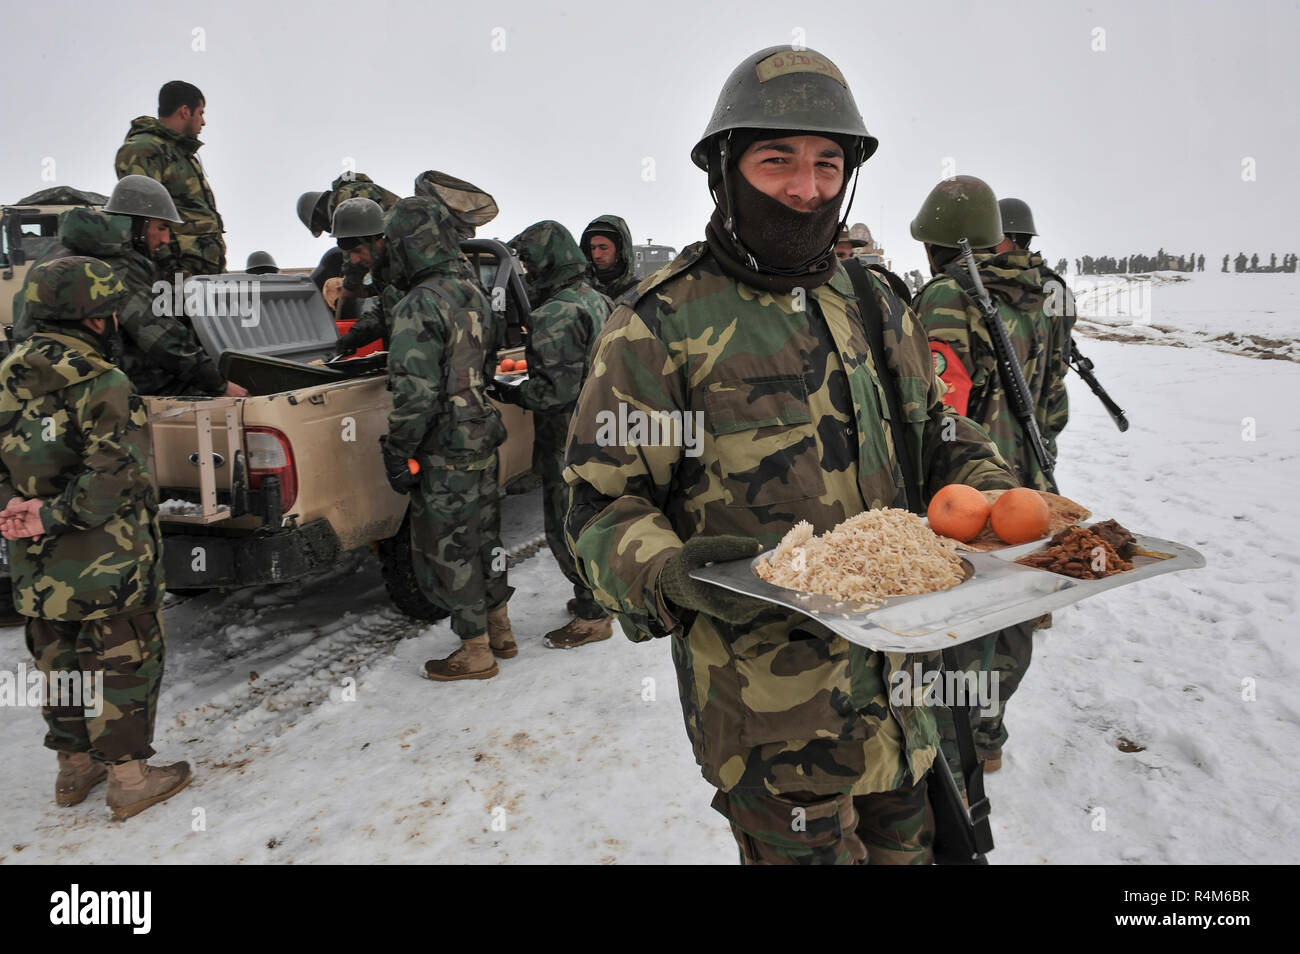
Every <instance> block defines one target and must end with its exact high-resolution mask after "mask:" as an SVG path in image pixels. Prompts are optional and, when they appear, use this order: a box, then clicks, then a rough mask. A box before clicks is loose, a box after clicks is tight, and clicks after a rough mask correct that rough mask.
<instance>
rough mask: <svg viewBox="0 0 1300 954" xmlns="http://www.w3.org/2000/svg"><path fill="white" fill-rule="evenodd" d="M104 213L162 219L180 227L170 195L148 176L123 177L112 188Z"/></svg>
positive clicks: (180, 221)
mask: <svg viewBox="0 0 1300 954" xmlns="http://www.w3.org/2000/svg"><path fill="white" fill-rule="evenodd" d="M104 211H105V212H107V213H109V214H110V215H138V216H141V217H142V218H146V219H162V220H163V221H164V222H172V223H175V224H176V225H182V224H183V220H182V219H181V217H180V215H178V214H177V212H176V203H175V202H173V201H172V197H171V193H169V192H168V191H167V188H166V186H164V185H163V184H162V183H161V182H159V181H158V180H157V179H150V178H149V177H148V176H123V177H122V178H121V179H118V180H117V185H115V186H113V194H112V195H110V196H109V197H108V202H107V203H105V205H104Z"/></svg>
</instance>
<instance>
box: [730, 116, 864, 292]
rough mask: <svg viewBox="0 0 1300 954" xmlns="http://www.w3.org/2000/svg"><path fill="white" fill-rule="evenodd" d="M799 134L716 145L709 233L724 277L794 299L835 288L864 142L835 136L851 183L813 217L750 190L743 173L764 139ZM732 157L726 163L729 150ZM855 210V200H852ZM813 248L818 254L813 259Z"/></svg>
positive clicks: (746, 136)
mask: <svg viewBox="0 0 1300 954" xmlns="http://www.w3.org/2000/svg"><path fill="white" fill-rule="evenodd" d="M790 135H799V133H794V132H790V131H783V130H766V129H736V130H732V131H731V132H730V133H728V134H726V135H725V136H720V137H718V139H716V140H715V141H714V142H713V143H712V144H710V155H709V188H710V191H711V192H712V193H713V196H714V209H713V215H712V217H711V218H710V219H709V224H708V226H707V227H706V229H705V236H706V237H707V239H708V243H709V248H710V250H711V251H712V252H713V254H714V256H715V257H716V258H717V259H718V263H719V265H720V266H721V267H722V270H723V272H725V273H726V274H728V275H730V276H731V277H732V278H736V279H738V280H740V281H743V282H745V283H746V284H748V285H752V286H754V287H755V288H761V289H763V290H765V291H773V292H780V293H783V294H789V293H790V292H791V291H793V290H794V289H795V288H799V287H802V288H815V287H817V286H818V285H821V284H824V283H825V282H827V281H829V280H830V278H831V276H832V275H834V274H835V270H836V268H837V267H838V265H839V262H838V259H836V257H835V239H836V237H837V236H838V235H839V233H840V229H841V228H843V227H844V221H843V219H844V218H846V217H847V215H848V209H847V208H845V209H844V210H843V215H841V211H840V206H841V204H842V203H843V201H844V193H845V190H846V189H847V188H848V184H849V176H850V175H852V174H856V171H857V168H856V166H855V167H854V168H852V169H850V168H848V167H849V166H851V165H852V164H853V160H854V158H856V146H857V143H856V142H855V141H854V140H852V139H850V138H848V137H843V136H829V137H827V138H829V139H832V140H834V141H835V142H836V143H838V144H839V145H840V147H841V148H842V149H843V150H844V158H845V167H846V168H845V176H844V183H843V184H842V185H841V187H840V191H839V194H838V195H836V196H835V197H834V198H833V199H831V200H830V201H829V202H827V203H825V204H824V205H822V206H821V207H820V208H818V209H814V210H813V211H811V212H800V211H798V210H796V209H792V208H790V207H789V206H787V205H785V204H784V203H783V202H780V201H778V200H777V199H773V198H772V197H771V196H768V195H765V194H764V193H762V192H760V191H759V190H758V189H756V188H754V187H753V186H752V185H750V183H749V180H747V179H746V178H745V177H744V176H743V175H741V174H740V172H739V171H738V169H737V163H738V161H739V159H740V156H741V155H743V154H744V152H745V150H746V149H748V148H749V146H750V145H751V144H752V143H754V142H757V141H758V140H760V139H780V138H783V137H785V136H790ZM724 149H725V152H726V155H725V157H724V155H723V151H724ZM849 204H850V205H852V199H851V198H850V202H849ZM808 249H814V250H815V252H814V253H813V254H812V255H811V256H809V254H808Z"/></svg>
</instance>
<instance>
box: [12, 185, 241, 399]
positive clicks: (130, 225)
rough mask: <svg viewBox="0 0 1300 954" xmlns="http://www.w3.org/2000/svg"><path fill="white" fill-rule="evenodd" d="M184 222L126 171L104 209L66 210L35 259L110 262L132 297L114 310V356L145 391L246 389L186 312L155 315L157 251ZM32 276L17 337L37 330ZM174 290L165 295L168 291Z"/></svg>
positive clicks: (18, 310)
mask: <svg viewBox="0 0 1300 954" xmlns="http://www.w3.org/2000/svg"><path fill="white" fill-rule="evenodd" d="M179 221H180V220H179V218H177V215H176V207H175V206H174V205H173V204H172V200H171V197H170V196H169V195H168V194H167V190H166V189H164V188H163V187H162V185H160V184H159V183H158V182H156V181H154V180H153V179H150V178H147V177H146V176H126V177H125V178H123V179H121V180H119V181H118V183H117V185H116V186H115V187H114V188H113V194H112V195H111V196H110V197H109V200H108V202H107V204H105V206H104V209H103V211H102V212H98V211H96V210H94V209H89V208H76V209H69V210H68V211H67V212H64V213H63V214H62V215H61V216H60V217H59V244H57V245H55V246H53V247H52V248H50V249H49V250H48V251H47V252H46V253H45V254H44V255H42V256H41V258H40V259H39V260H38V261H37V264H41V263H43V262H49V261H53V260H55V259H57V258H65V257H67V256H69V255H82V256H90V257H92V258H97V259H99V260H100V261H102V262H104V263H105V264H107V265H108V266H109V267H110V268H111V269H112V270H113V274H114V275H116V276H117V278H118V280H119V281H121V282H122V284H123V285H124V286H125V287H126V290H127V293H128V297H127V299H126V300H125V301H124V302H123V303H122V305H121V307H119V308H118V310H117V324H118V330H119V331H120V338H119V339H116V340H115V342H114V343H115V344H118V345H120V347H115V348H114V350H113V353H112V354H110V355H109V357H110V358H111V359H112V360H114V362H115V363H116V364H117V365H118V366H119V367H120V368H121V369H122V370H123V371H125V372H126V376H127V377H128V378H130V379H131V384H132V385H133V386H134V387H135V389H136V391H137V392H138V393H140V394H166V395H176V394H193V395H211V396H215V395H221V394H224V395H227V396H232V397H242V396H244V395H246V394H247V393H248V392H247V391H246V390H245V389H244V388H242V387H241V386H240V385H238V384H235V383H234V382H233V381H227V380H226V379H225V378H224V377H223V376H222V374H221V372H220V371H218V370H217V366H216V363H215V362H213V360H212V358H211V357H210V356H209V355H208V353H207V351H205V350H204V348H203V346H202V345H201V344H200V343H199V341H198V339H197V338H196V337H195V335H194V331H193V330H192V329H191V328H190V326H189V324H188V322H187V321H186V319H185V317H184V316H183V315H180V316H173V315H171V314H168V313H166V312H164V313H162V314H158V313H156V312H155V309H154V307H153V306H154V302H155V300H156V298H157V295H156V294H155V292H154V283H155V282H157V281H159V280H162V281H164V282H169V281H170V279H171V277H172V276H170V275H165V274H162V273H160V272H159V270H158V265H157V262H156V259H155V256H160V255H161V256H165V255H166V254H167V252H166V249H167V243H168V241H169V237H170V236H169V226H170V225H171V224H174V223H178V222H179ZM31 282H32V279H31V275H30V273H29V274H28V277H27V279H26V280H25V282H24V285H23V288H22V289H20V290H19V292H18V294H17V295H15V296H14V337H15V339H16V340H19V341H21V340H23V339H25V338H28V337H30V336H31V335H32V334H34V333H35V331H36V328H35V323H34V322H33V321H32V320H31V319H30V318H29V316H28V315H27V312H26V304H25V301H24V300H23V299H25V297H26V295H27V290H28V288H29V286H30V285H31ZM168 288H169V290H168V291H167V292H164V294H168V295H170V286H168Z"/></svg>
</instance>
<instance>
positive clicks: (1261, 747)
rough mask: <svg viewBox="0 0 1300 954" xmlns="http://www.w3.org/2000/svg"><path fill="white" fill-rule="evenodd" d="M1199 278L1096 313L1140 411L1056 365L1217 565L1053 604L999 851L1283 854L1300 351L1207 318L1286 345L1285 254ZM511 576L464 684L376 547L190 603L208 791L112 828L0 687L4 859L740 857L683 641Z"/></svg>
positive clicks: (1066, 450) (1089, 475)
mask: <svg viewBox="0 0 1300 954" xmlns="http://www.w3.org/2000/svg"><path fill="white" fill-rule="evenodd" d="M1186 277H1188V278H1189V281H1187V282H1185V283H1184V282H1179V283H1173V282H1164V283H1162V284H1160V285H1159V286H1157V287H1156V288H1155V293H1154V295H1153V298H1152V301H1153V303H1154V304H1156V305H1158V307H1159V311H1158V312H1157V313H1156V314H1155V315H1153V319H1152V324H1153V325H1160V326H1164V327H1167V328H1170V329H1173V330H1171V331H1165V332H1161V331H1158V330H1157V331H1155V332H1154V333H1153V332H1151V331H1150V330H1149V326H1145V325H1138V326H1130V327H1120V326H1118V324H1119V323H1118V321H1117V320H1116V319H1112V320H1111V321H1110V322H1108V324H1110V325H1112V326H1113V327H1111V328H1108V329H1105V330H1104V333H1106V334H1108V335H1110V336H1113V337H1123V338H1128V339H1133V338H1140V339H1143V340H1141V341H1133V340H1125V341H1119V340H1090V341H1083V342H1081V343H1082V344H1083V345H1084V346H1085V348H1086V353H1087V354H1088V356H1089V357H1091V358H1092V359H1093V360H1094V361H1095V362H1096V365H1097V374H1098V376H1099V377H1100V378H1101V380H1102V381H1103V383H1104V384H1105V385H1106V386H1107V387H1108V388H1109V389H1110V391H1111V394H1112V395H1113V396H1114V397H1115V399H1116V400H1117V401H1118V403H1119V404H1120V405H1121V406H1122V407H1123V408H1124V409H1125V410H1126V411H1127V412H1128V414H1129V417H1130V419H1131V421H1132V427H1131V429H1130V430H1129V431H1128V432H1127V433H1126V434H1120V433H1119V432H1118V431H1117V430H1116V429H1115V427H1114V426H1113V424H1112V423H1111V421H1110V419H1109V418H1108V417H1107V416H1106V414H1105V412H1104V410H1103V409H1102V407H1101V405H1100V404H1099V403H1098V402H1097V401H1096V399H1095V398H1094V397H1093V396H1092V395H1091V394H1090V393H1089V392H1088V390H1087V388H1086V386H1084V385H1083V384H1082V383H1081V382H1080V381H1078V380H1077V379H1075V378H1073V377H1071V379H1070V392H1071V410H1072V417H1071V423H1070V427H1069V429H1068V430H1067V431H1066V432H1065V434H1064V435H1063V437H1062V439H1061V442H1060V450H1061V455H1062V463H1061V465H1060V468H1059V470H1058V477H1059V479H1060V483H1061V488H1062V491H1063V492H1064V493H1066V494H1068V495H1069V496H1072V497H1074V498H1075V499H1077V500H1080V501H1081V502H1083V503H1085V504H1087V505H1088V506H1090V507H1091V508H1092V509H1093V511H1094V513H1095V514H1096V515H1097V516H1098V517H1099V518H1101V517H1107V516H1115V517H1116V518H1118V519H1119V520H1120V521H1121V522H1122V523H1125V524H1127V525H1129V526H1131V527H1133V528H1135V529H1137V530H1140V531H1143V532H1146V533H1150V534H1152V535H1155V536H1159V537H1165V538H1168V539H1175V540H1179V541H1181V542H1185V543H1188V544H1190V545H1192V546H1194V547H1196V548H1197V549H1199V550H1200V551H1201V552H1202V553H1203V554H1204V555H1205V557H1206V559H1207V560H1208V561H1209V565H1208V567H1206V568H1205V569H1202V570H1194V571H1188V572H1184V573H1180V574H1174V575H1170V576H1165V577H1160V578H1158V579H1154V580H1149V581H1147V582H1144V583H1139V584H1136V585H1134V586H1133V587H1131V588H1121V589H1118V590H1114V591H1111V592H1109V593H1106V594H1103V595H1101V596H1099V597H1096V598H1093V599H1091V600H1088V601H1085V602H1083V603H1079V604H1076V605H1075V606H1073V607H1070V608H1067V609H1065V610H1062V611H1058V612H1057V613H1056V614H1055V620H1056V623H1055V626H1054V628H1053V629H1051V630H1050V631H1047V632H1040V633H1039V634H1038V636H1037V643H1036V646H1035V655H1034V663H1033V666H1032V667H1031V669H1030V671H1029V674H1028V676H1027V677H1026V679H1025V682H1024V684H1023V685H1022V687H1021V689H1020V691H1019V693H1018V694H1017V695H1016V696H1015V698H1014V699H1013V700H1012V702H1011V704H1010V706H1009V709H1008V720H1007V721H1008V728H1009V730H1010V733H1011V738H1010V741H1009V743H1008V746H1007V748H1006V750H1005V753H1004V757H1005V762H1004V766H1003V769H1002V771H1001V772H1000V773H998V774H996V775H993V776H990V777H989V779H988V790H989V796H990V798H991V800H992V803H993V823H994V834H995V838H996V840H997V848H996V849H995V851H994V852H993V854H992V855H991V856H990V858H991V861H992V862H993V863H995V864H1012V863H1030V864H1033V863H1051V864H1062V863H1106V864H1110V863H1164V862H1170V863H1223V864H1230V863H1242V864H1244V863H1269V862H1271V863H1285V862H1290V861H1291V860H1293V858H1294V849H1295V845H1296V842H1297V823H1298V822H1300V809H1298V808H1297V807H1296V804H1295V800H1294V798H1293V788H1294V782H1295V779H1296V778H1297V775H1298V774H1300V773H1298V772H1297V769H1298V768H1300V758H1297V755H1296V751H1295V744H1296V740H1297V738H1298V736H1297V730H1298V729H1300V701H1297V700H1298V699H1300V648H1298V645H1297V641H1296V639H1295V636H1294V625H1293V623H1292V619H1293V617H1294V614H1295V609H1296V599H1297V593H1298V592H1300V587H1297V572H1298V570H1300V516H1298V515H1297V513H1296V511H1295V510H1293V509H1291V508H1290V506H1289V505H1290V503H1291V502H1292V495H1293V494H1294V493H1295V492H1296V490H1297V488H1298V487H1300V482H1298V481H1297V479H1296V478H1297V476H1298V475H1300V466H1298V465H1300V422H1297V419H1296V415H1295V414H1294V413H1293V412H1292V410H1291V402H1292V401H1293V400H1294V399H1295V396H1296V395H1297V394H1300V367H1298V366H1297V364H1296V363H1295V362H1294V361H1292V360H1280V361H1279V360H1271V361H1265V360H1259V359H1258V358H1253V357H1246V356H1242V355H1238V354H1229V353H1223V349H1221V348H1219V345H1220V344H1222V342H1215V341H1214V340H1213V339H1214V337H1215V336H1217V335H1221V334H1226V333H1227V332H1229V331H1235V332H1237V333H1239V334H1241V333H1250V332H1257V333H1258V334H1259V335H1261V336H1264V337H1268V338H1276V339H1286V343H1287V345H1288V347H1290V348H1293V349H1294V348H1296V347H1297V346H1298V343H1300V314H1298V312H1300V308H1297V302H1296V297H1295V296H1296V290H1297V289H1300V276H1285V275H1246V276H1236V275H1220V274H1218V273H1209V272H1207V273H1203V274H1198V275H1192V276H1186ZM1166 286H1168V287H1166ZM1229 289H1230V291H1228V290H1229ZM1262 316H1269V317H1262ZM1081 327H1082V328H1083V329H1084V330H1086V331H1089V332H1094V331H1096V329H1097V327H1098V325H1097V324H1096V323H1093V322H1085V323H1083V324H1082V325H1081ZM1148 344H1174V345H1181V346H1176V347H1152V346H1143V345H1148ZM1252 430H1253V435H1252ZM1252 436H1253V438H1254V439H1253V440H1250V439H1246V438H1249V437H1252ZM508 506H509V510H508V512H507V517H506V520H505V521H504V524H505V529H506V535H507V542H508V544H510V545H516V544H520V543H522V542H524V541H527V540H531V539H533V538H535V537H536V536H537V534H538V533H540V512H539V509H538V508H539V504H538V501H537V497H536V495H535V494H532V495H527V496H523V497H512V498H510V499H509V501H508ZM511 582H512V583H513V585H514V586H515V587H516V588H517V592H516V594H515V597H514V600H513V602H512V603H511V616H512V619H513V621H514V625H515V631H516V634H517V636H518V637H519V639H520V654H519V656H518V657H516V658H515V659H513V660H507V661H503V662H502V663H501V664H500V665H501V670H502V671H501V675H500V676H499V677H497V678H496V679H492V680H488V681H482V682H480V681H474V682H462V683H451V684H435V683H431V682H428V681H427V680H424V679H422V678H420V668H421V664H422V663H423V661H424V660H425V659H427V658H430V657H431V656H434V655H443V654H445V653H446V652H448V651H449V650H450V649H451V648H453V647H454V645H455V640H454V637H453V636H452V634H451V632H450V630H449V629H448V627H447V625H446V623H445V622H444V623H440V624H437V625H434V626H431V627H425V628H422V627H420V626H418V625H415V624H413V623H411V622H410V621H409V620H407V619H405V618H404V617H402V616H401V615H400V614H399V613H397V612H396V611H395V610H393V609H392V608H391V607H390V606H389V605H388V604H387V601H386V599H385V597H384V593H383V587H382V584H381V582H380V579H379V575H378V572H377V569H376V567H375V565H374V563H373V562H372V560H371V559H370V558H369V557H368V556H367V557H355V558H353V559H352V560H350V561H349V562H348V563H347V564H345V565H344V566H343V567H341V568H339V569H338V570H336V571H333V572H331V573H329V574H325V575H324V576H322V577H320V578H317V579H315V580H312V581H310V582H304V583H298V584H289V585H286V586H283V587H279V588H276V589H263V590H246V591H242V592H237V593H233V594H227V595H224V596H222V595H220V594H215V593H213V594H207V595H204V596H200V597H195V598H192V599H188V600H182V601H178V602H177V603H175V604H174V605H172V606H169V608H168V609H167V611H166V616H165V618H166V623H167V627H168V637H169V646H168V653H169V657H168V671H167V676H166V679H165V684H164V693H163V697H162V704H161V715H160V717H159V722H158V733H157V741H156V747H157V748H158V750H159V758H160V759H173V758H187V759H189V760H190V761H191V762H192V763H194V764H195V779H194V782H193V784H192V785H191V786H190V788H189V789H187V790H186V791H185V792H183V793H182V794H180V795H178V796H177V797H175V798H173V799H172V800H171V801H169V802H167V803H165V804H164V805H160V806H158V807H155V808H152V809H150V810H149V811H148V812H147V813H146V814H144V815H141V816H139V817H137V818H135V819H132V820H130V821H128V822H125V823H121V824H114V823H112V822H110V821H109V820H108V817H107V814H106V810H105V808H104V807H103V802H102V794H101V793H102V789H100V790H97V791H96V793H95V796H94V797H92V798H91V799H89V800H87V801H86V802H85V803H83V804H82V805H80V806H77V807H74V808H63V809H60V808H56V807H55V806H54V804H53V800H52V792H51V789H52V787H53V780H54V767H55V763H54V756H53V754H52V753H50V752H48V751H46V750H45V749H44V748H43V747H42V746H41V737H42V733H43V728H42V726H43V723H42V721H41V719H40V714H39V712H37V711H35V710H31V709H25V708H7V709H3V710H0V758H2V759H3V761H4V765H5V767H6V771H5V772H3V773H0V862H5V863H10V862H46V863H48V862H62V863H86V862H94V861H107V860H109V859H111V860H113V861H114V862H143V863H148V862H159V861H161V862H183V863H210V862H237V861H244V862H260V861H275V862H300V863H301V862H480V863H484V862H486V863H491V862H497V863H508V862H533V863H542V864H554V863H569V862H579V863H621V864H626V863H637V862H681V863H716V864H731V863H734V861H735V857H736V856H735V848H734V845H733V842H732V839H731V836H730V833H729V832H728V830H727V826H726V823H725V822H724V821H723V819H722V818H721V817H720V816H718V815H717V814H715V813H714V812H712V811H711V810H710V809H709V807H708V803H709V799H710V797H711V795H712V789H711V788H710V787H709V786H708V785H707V784H706V783H705V782H704V781H703V780H702V779H701V778H700V777H699V774H698V770H697V769H696V767H695V764H694V762H693V760H692V758H691V755H690V748H689V745H688V743H687V741H686V736H685V731H684V729H683V727H682V724H681V712H680V708H679V706H678V702H677V698H676V684H675V679H674V676H673V670H672V665H671V662H670V661H669V657H668V646H667V645H666V644H665V643H663V642H662V641H655V642H651V643H644V644H637V645H634V644H631V643H628V642H627V641H626V640H624V639H623V638H622V637H621V636H620V635H618V634H616V635H615V638H614V639H612V640H609V641H608V642H605V643H600V644H597V645H594V646H588V647H584V648H582V649H579V650H574V651H568V652H563V651H557V650H549V649H545V648H544V647H543V646H542V642H541V640H542V636H543V634H544V633H545V632H546V631H547V630H549V629H552V628H554V627H556V626H558V625H560V624H562V623H563V622H564V621H565V618H566V617H565V614H564V600H565V599H566V597H567V596H568V590H567V584H566V583H565V581H564V579H563V577H562V576H561V575H560V573H559V571H558V569H556V567H555V565H554V562H553V561H552V560H551V558H550V556H549V554H547V553H546V552H545V551H544V550H543V551H542V552H541V553H540V554H539V555H537V556H535V557H532V558H531V559H528V560H526V561H524V562H523V563H522V564H521V565H520V566H519V567H517V568H516V569H515V570H513V571H512V573H511ZM24 662H26V653H25V650H24V647H23V639H22V632H21V629H19V628H7V629H0V669H8V670H10V671H13V670H16V668H17V667H18V665H19V664H21V663H24ZM353 696H354V699H353ZM349 700H352V701H349ZM1121 744H1123V746H1124V748H1125V749H1134V748H1140V751H1123V750H1121V748H1120V745H1121Z"/></svg>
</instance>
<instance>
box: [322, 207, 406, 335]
mask: <svg viewBox="0 0 1300 954" xmlns="http://www.w3.org/2000/svg"><path fill="white" fill-rule="evenodd" d="M384 225H385V217H384V209H383V206H381V205H380V204H379V203H378V202H376V201H375V200H374V199H368V198H366V197H365V196H357V197H355V198H352V199H347V200H345V201H343V202H340V203H339V205H338V207H337V208H336V209H335V210H334V218H333V223H332V234H333V235H334V238H335V239H336V240H337V241H338V247H339V248H340V249H341V250H342V251H343V254H344V255H345V256H347V259H348V263H349V265H350V266H351V267H352V268H354V269H355V268H360V269H361V270H362V271H364V272H367V273H369V277H370V282H369V284H370V297H368V298H367V299H366V302H365V304H364V305H363V306H362V308H361V317H360V318H358V319H357V321H356V322H355V323H354V324H353V325H352V327H351V328H349V329H348V330H347V332H345V333H344V334H343V335H341V336H340V337H339V340H338V343H337V344H336V345H335V346H334V349H335V354H337V355H342V356H347V355H350V354H354V353H355V352H356V350H357V349H358V348H362V347H365V346H366V345H367V344H369V343H370V342H372V341H375V340H376V339H379V340H382V341H383V343H384V345H383V346H384V350H385V351H388V350H390V348H389V345H390V341H389V339H390V335H391V333H392V316H393V309H394V308H395V307H396V306H397V303H398V302H399V301H401V300H402V297H403V295H404V294H405V293H404V292H403V291H402V290H401V289H400V288H398V287H397V286H396V285H395V284H393V282H392V279H391V276H390V274H389V264H388V252H387V244H386V240H385V237H384Z"/></svg>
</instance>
